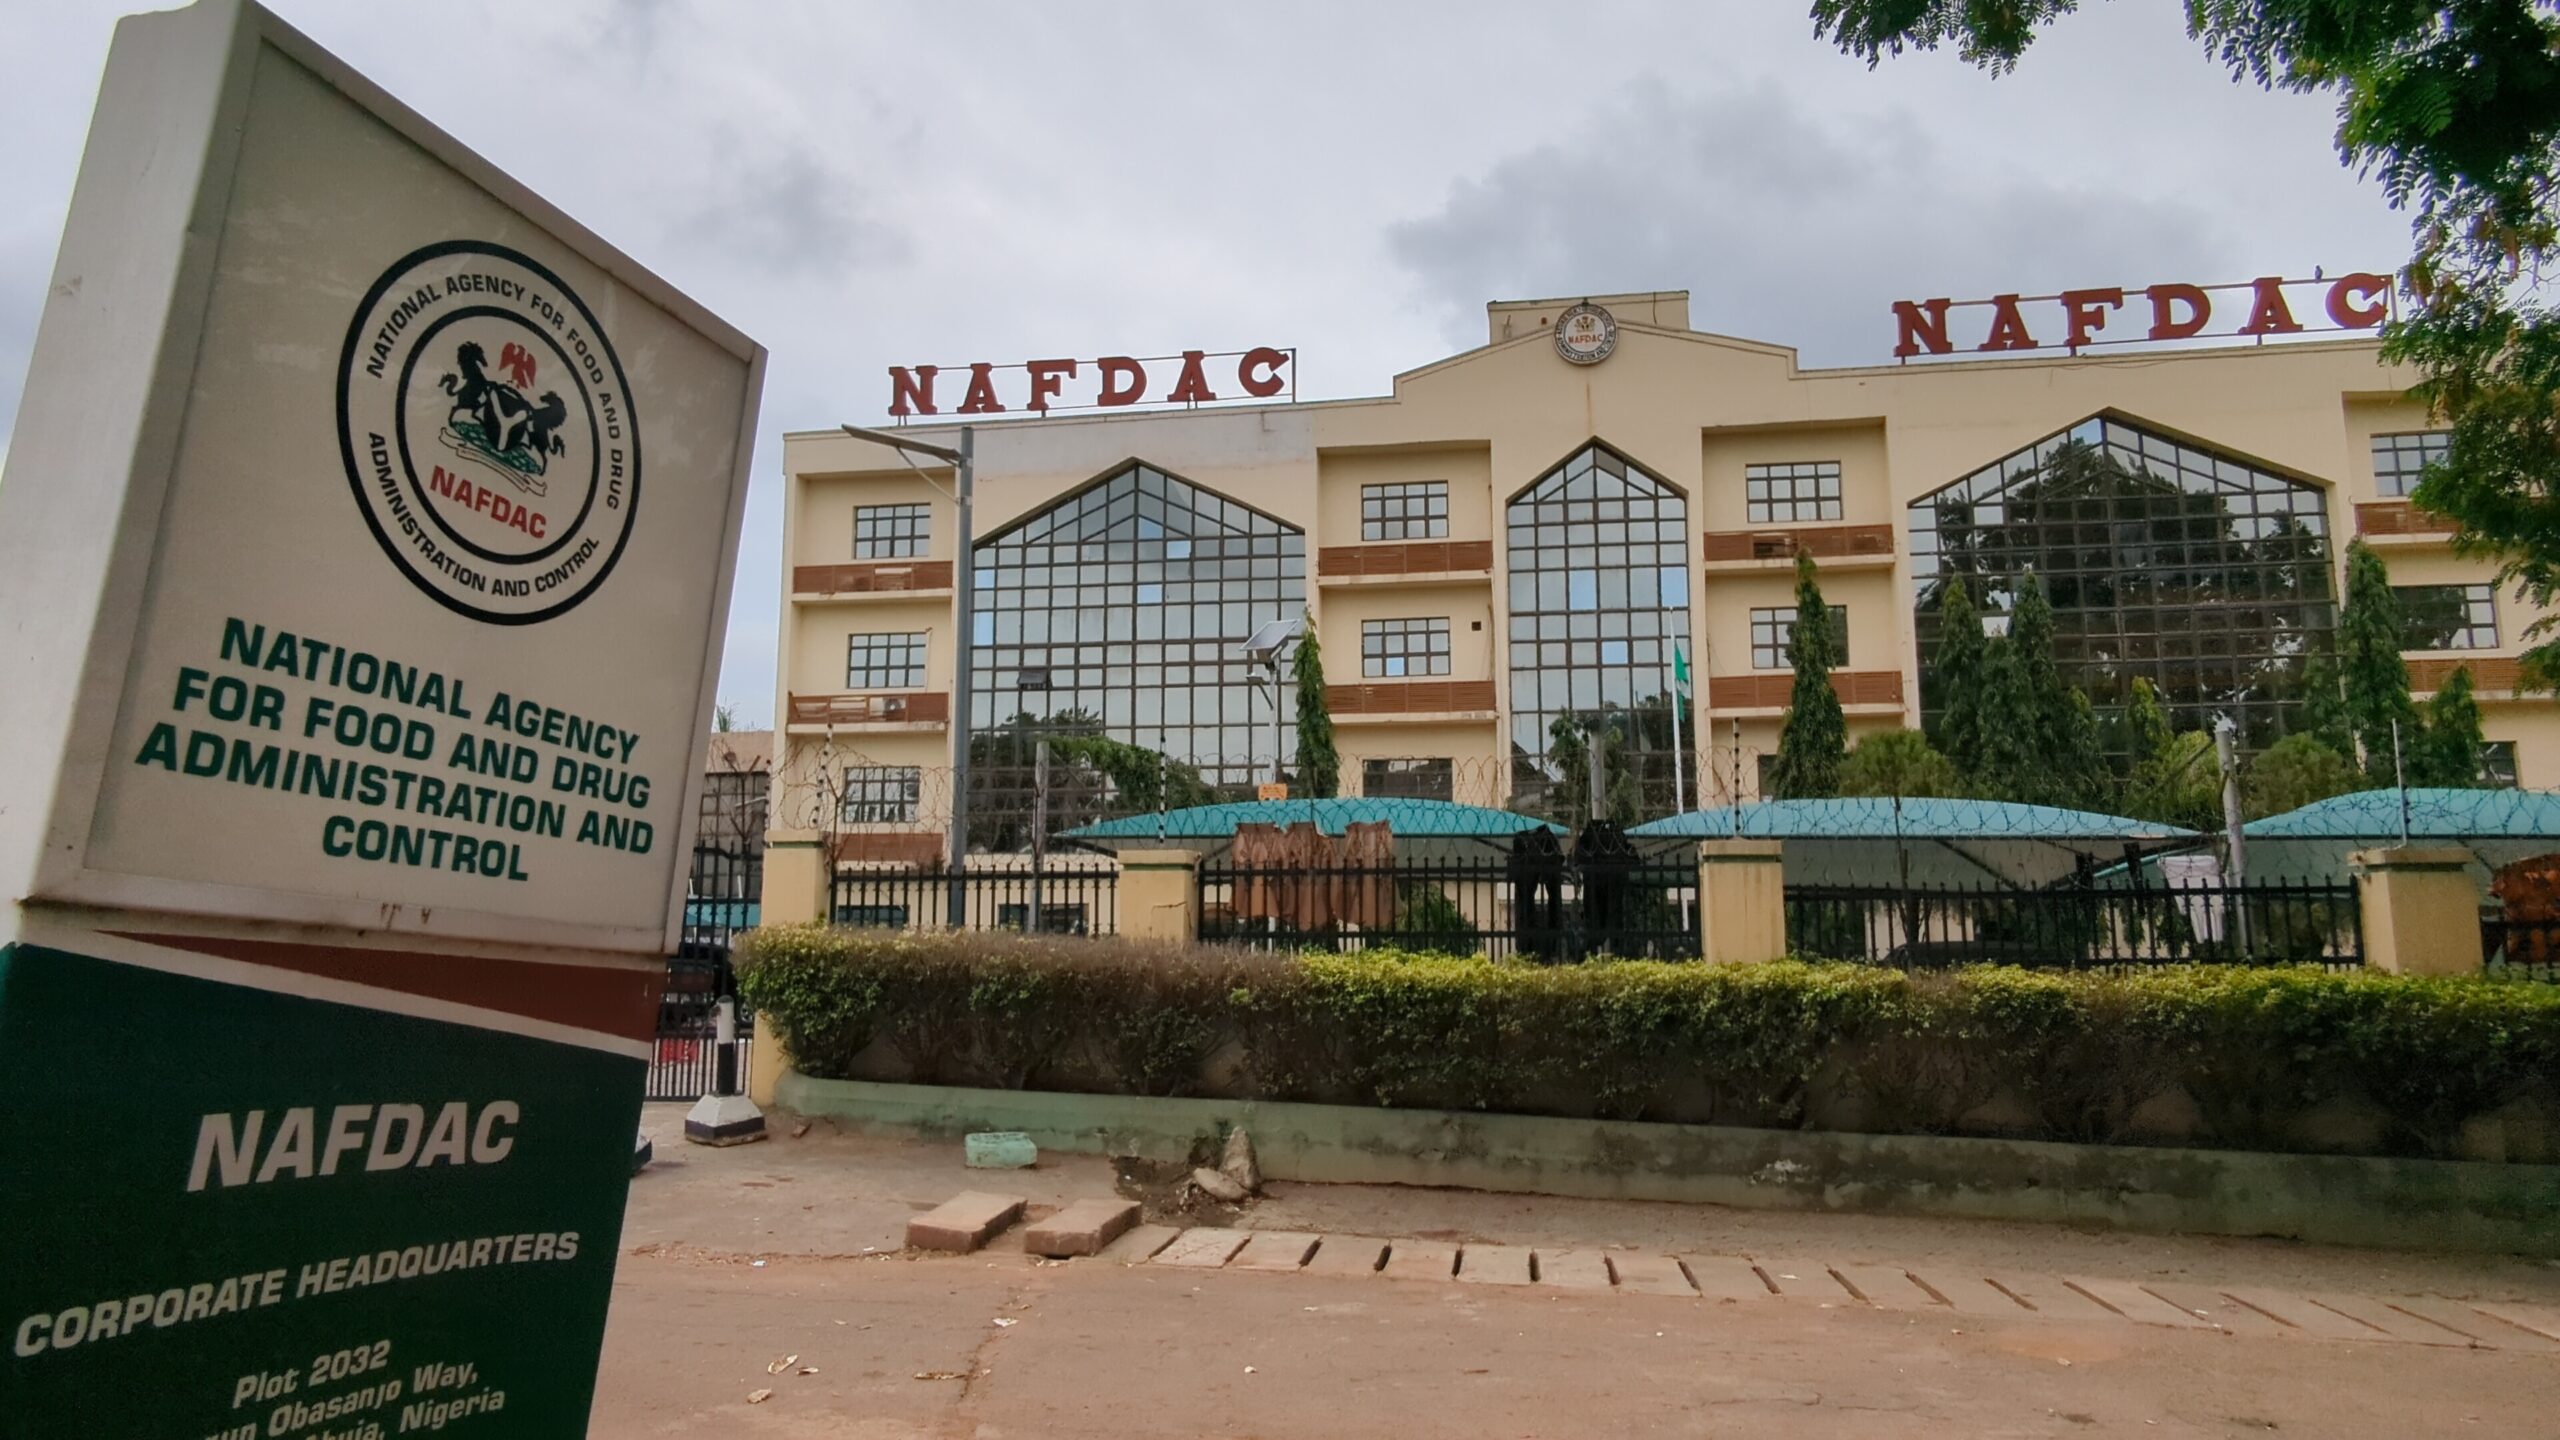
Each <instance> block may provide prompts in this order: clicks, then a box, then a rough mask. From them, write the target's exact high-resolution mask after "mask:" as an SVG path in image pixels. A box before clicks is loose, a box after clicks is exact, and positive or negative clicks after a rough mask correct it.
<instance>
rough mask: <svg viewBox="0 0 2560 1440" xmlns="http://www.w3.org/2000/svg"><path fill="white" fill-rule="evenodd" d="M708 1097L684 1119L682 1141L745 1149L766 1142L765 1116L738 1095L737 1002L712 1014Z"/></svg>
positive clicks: (723, 1003)
mask: <svg viewBox="0 0 2560 1440" xmlns="http://www.w3.org/2000/svg"><path fill="white" fill-rule="evenodd" d="M713 1014H714V1016H715V1017H716V1018H714V1020H713V1021H712V1037H713V1043H714V1044H715V1045H716V1046H717V1047H718V1048H717V1049H716V1050H715V1051H714V1052H713V1054H712V1071H711V1075H712V1079H711V1093H709V1094H707V1095H705V1096H703V1097H702V1098H701V1099H700V1100H698V1101H696V1102H694V1107H693V1109H692V1110H691V1111H689V1112H687V1113H686V1115H685V1117H684V1138H685V1139H687V1140H690V1141H692V1142H693V1143H694V1144H696V1145H745V1144H748V1143H749V1142H751V1141H756V1140H762V1139H763V1138H765V1129H764V1112H763V1111H762V1110H759V1109H757V1108H756V1102H754V1101H753V1100H750V1099H748V1098H747V1097H746V1096H745V1095H743V1094H740V1093H739V1087H738V1002H736V1001H735V1000H725V999H724V1000H722V1001H721V1002H720V1004H719V1006H718V1008H717V1009H716V1010H715V1011H714V1012H713Z"/></svg>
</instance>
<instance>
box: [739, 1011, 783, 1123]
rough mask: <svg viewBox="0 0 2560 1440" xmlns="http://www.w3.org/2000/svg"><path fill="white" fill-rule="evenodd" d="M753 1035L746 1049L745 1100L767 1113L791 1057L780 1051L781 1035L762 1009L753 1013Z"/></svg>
mask: <svg viewBox="0 0 2560 1440" xmlns="http://www.w3.org/2000/svg"><path fill="white" fill-rule="evenodd" d="M754 1035H755V1039H754V1042H753V1043H752V1044H750V1045H748V1046H747V1098H748V1099H750V1100H753V1101H754V1102H756V1106H757V1108H758V1109H763V1110H770V1109H772V1108H773V1093H774V1091H775V1089H776V1088H778V1087H779V1086H780V1084H781V1083H782V1072H783V1071H785V1070H788V1069H790V1068H791V1056H790V1055H789V1054H788V1053H786V1052H785V1051H784V1050H783V1048H782V1035H781V1033H780V1032H778V1031H776V1030H775V1029H774V1028H773V1021H772V1020H771V1019H769V1018H767V1016H766V1015H765V1013H764V1012H763V1011H761V1010H759V1011H757V1012H756V1028H755V1031H754Z"/></svg>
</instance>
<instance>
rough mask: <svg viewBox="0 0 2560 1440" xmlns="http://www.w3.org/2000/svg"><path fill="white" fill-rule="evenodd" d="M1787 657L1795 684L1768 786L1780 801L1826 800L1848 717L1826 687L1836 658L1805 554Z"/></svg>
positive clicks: (1836, 784)
mask: <svg viewBox="0 0 2560 1440" xmlns="http://www.w3.org/2000/svg"><path fill="white" fill-rule="evenodd" d="M1787 658H1788V661H1789V663H1791V664H1792V665H1793V666H1794V667H1795V672H1796V683H1795V690H1794V692H1793V693H1792V694H1791V695H1789V696H1788V700H1787V721H1786V725H1785V727H1784V728H1783V729H1781V730H1780V731H1779V732H1778V762H1777V764H1776V765H1775V766H1773V767H1772V768H1771V771H1770V777H1769V783H1770V788H1771V789H1773V790H1775V791H1776V792H1777V794H1778V798H1780V799H1783V800H1821V799H1827V798H1829V797H1831V796H1833V795H1837V794H1839V793H1840V764H1841V761H1842V760H1843V759H1845V758H1846V757H1847V755H1848V749H1849V722H1848V721H1847V719H1846V718H1845V717H1843V716H1842V715H1841V713H1840V692H1838V691H1837V690H1834V689H1832V688H1831V667H1832V665H1833V664H1835V663H1837V661H1838V658H1839V657H1838V654H1837V645H1836V643H1835V637H1834V636H1833V635H1832V633H1831V607H1830V606H1829V605H1827V604H1825V603H1823V599H1822V582H1821V581H1820V580H1819V579H1818V578H1817V577H1816V576H1815V574H1814V564H1813V557H1812V556H1810V555H1798V556H1797V557H1796V619H1795V627H1794V628H1793V629H1792V630H1791V631H1789V632H1788V636H1787Z"/></svg>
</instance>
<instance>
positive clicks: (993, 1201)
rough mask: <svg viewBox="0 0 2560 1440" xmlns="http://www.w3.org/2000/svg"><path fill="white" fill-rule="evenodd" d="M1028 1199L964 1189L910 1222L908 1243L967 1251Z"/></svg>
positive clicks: (1001, 1225)
mask: <svg viewBox="0 0 2560 1440" xmlns="http://www.w3.org/2000/svg"><path fill="white" fill-rule="evenodd" d="M1026 1203H1028V1202H1027V1201H1025V1200H1024V1199H1023V1197H1022V1196H1019V1195H990V1194H987V1193H986V1192H984V1191H981V1190H964V1191H962V1192H960V1193H959V1194H957V1195H954V1196H952V1197H951V1198H950V1199H948V1200H945V1201H943V1202H942V1203H941V1204H939V1205H936V1206H935V1207H933V1208H932V1209H931V1210H928V1211H926V1212H925V1213H923V1214H922V1215H918V1216H917V1217H915V1218H914V1219H912V1220H910V1221H908V1222H907V1245H908V1247H909V1248H911V1249H916V1250H948V1251H950V1252H952V1253H954V1254H958V1255H966V1254H968V1253H969V1252H970V1251H972V1250H975V1249H977V1248H978V1247H979V1246H981V1245H984V1244H986V1243H987V1240H988V1239H989V1237H991V1236H993V1235H994V1234H995V1233H996V1232H997V1231H999V1230H1002V1229H1003V1228H1004V1227H1005V1226H1007V1225H1010V1224H1012V1223H1013V1221H1014V1217H1016V1216H1018V1215H1020V1214H1021V1213H1022V1207H1023V1206H1024V1205H1025V1204H1026Z"/></svg>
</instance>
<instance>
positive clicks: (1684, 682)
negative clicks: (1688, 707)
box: [1671, 644, 1689, 695]
mask: <svg viewBox="0 0 2560 1440" xmlns="http://www.w3.org/2000/svg"><path fill="white" fill-rule="evenodd" d="M1671 683H1672V684H1673V685H1674V686H1676V687H1678V689H1679V691H1680V693H1681V694H1683V695H1686V694H1688V693H1689V648H1688V647H1687V646H1685V645H1678V644H1675V645H1673V646H1672V647H1671Z"/></svg>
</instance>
